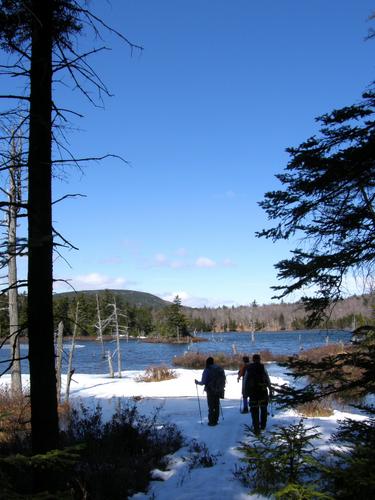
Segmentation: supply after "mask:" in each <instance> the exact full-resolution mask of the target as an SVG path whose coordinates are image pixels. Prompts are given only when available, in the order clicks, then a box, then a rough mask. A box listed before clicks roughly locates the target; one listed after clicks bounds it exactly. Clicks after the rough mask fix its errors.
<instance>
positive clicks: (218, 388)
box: [207, 365, 226, 399]
mask: <svg viewBox="0 0 375 500" xmlns="http://www.w3.org/2000/svg"><path fill="white" fill-rule="evenodd" d="M225 384H226V376H225V371H224V370H223V368H221V366H218V365H212V366H211V367H210V381H209V382H208V384H207V388H208V389H209V390H210V391H212V392H213V393H215V394H218V395H219V396H220V398H221V399H223V398H224V389H225Z"/></svg>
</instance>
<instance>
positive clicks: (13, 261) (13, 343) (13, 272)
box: [8, 142, 22, 396]
mask: <svg viewBox="0 0 375 500" xmlns="http://www.w3.org/2000/svg"><path fill="white" fill-rule="evenodd" d="M12 149H13V150H12V157H13V160H14V161H15V162H16V158H17V152H16V151H15V145H14V142H13V144H12ZM18 169H19V166H18V165H16V164H14V165H13V166H12V167H11V169H10V190H9V198H10V207H9V220H8V282H9V292H8V301H9V344H10V348H11V353H12V360H13V361H12V367H11V391H12V395H14V396H15V395H17V394H21V393H22V376H21V361H20V342H19V335H20V325H19V318H18V290H17V258H16V255H17V206H16V202H17V198H18V196H17V192H18V187H19V186H18V185H17V180H16V179H17V170H18Z"/></svg>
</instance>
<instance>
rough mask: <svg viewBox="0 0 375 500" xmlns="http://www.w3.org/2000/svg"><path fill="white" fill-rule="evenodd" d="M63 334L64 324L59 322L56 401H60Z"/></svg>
mask: <svg viewBox="0 0 375 500" xmlns="http://www.w3.org/2000/svg"><path fill="white" fill-rule="evenodd" d="M63 334H64V323H63V322H62V321H60V323H59V326H58V328H57V343H56V344H57V345H56V379H57V400H58V401H60V399H61V366H62V358H63Z"/></svg>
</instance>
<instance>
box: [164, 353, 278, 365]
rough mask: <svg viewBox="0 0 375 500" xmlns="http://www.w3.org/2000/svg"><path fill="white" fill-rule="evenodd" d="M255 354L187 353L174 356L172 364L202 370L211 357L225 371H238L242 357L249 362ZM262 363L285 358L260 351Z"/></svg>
mask: <svg viewBox="0 0 375 500" xmlns="http://www.w3.org/2000/svg"><path fill="white" fill-rule="evenodd" d="M253 354H255V353H236V354H227V353H223V352H215V353H200V352H188V353H186V354H184V355H183V356H175V357H174V358H173V364H174V365H175V366H179V367H181V368H192V369H196V370H197V369H203V368H205V366H206V359H207V358H208V357H209V356H212V357H213V358H214V360H215V363H216V364H218V365H220V366H222V367H223V368H225V369H227V370H238V369H239V367H240V366H241V365H242V358H243V356H249V358H250V360H251V358H252V356H253ZM259 354H260V356H261V359H262V362H264V363H267V362H270V361H275V362H278V361H285V360H286V359H287V356H283V355H277V354H272V353H271V352H270V351H268V350H267V351H261V352H260V353H259Z"/></svg>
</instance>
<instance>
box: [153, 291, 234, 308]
mask: <svg viewBox="0 0 375 500" xmlns="http://www.w3.org/2000/svg"><path fill="white" fill-rule="evenodd" d="M176 295H178V296H179V297H180V299H181V303H182V305H183V306H186V307H205V306H206V307H220V306H223V305H226V306H228V307H230V306H232V305H238V304H235V303H234V302H233V300H228V299H217V298H213V299H212V298H211V299H208V298H206V297H194V296H192V295H190V294H189V293H188V292H184V291H183V290H180V291H176V292H172V293H170V292H168V293H164V294H161V295H160V297H161V298H162V299H164V300H168V301H169V302H173V300H174V298H175V297H176Z"/></svg>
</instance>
